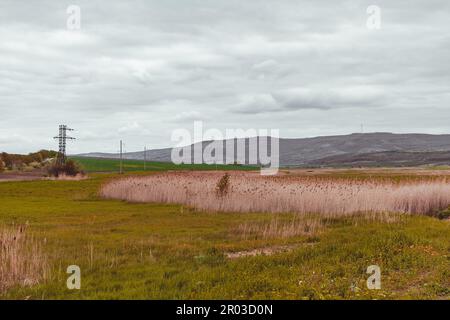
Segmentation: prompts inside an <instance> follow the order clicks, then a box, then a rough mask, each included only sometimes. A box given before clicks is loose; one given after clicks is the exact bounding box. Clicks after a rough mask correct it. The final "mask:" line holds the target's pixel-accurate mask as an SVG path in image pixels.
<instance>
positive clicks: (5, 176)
mask: <svg viewBox="0 0 450 320" xmlns="http://www.w3.org/2000/svg"><path fill="white" fill-rule="evenodd" d="M43 178H44V177H43V176H42V173H41V172H7V173H0V182H7V181H31V180H41V179H43Z"/></svg>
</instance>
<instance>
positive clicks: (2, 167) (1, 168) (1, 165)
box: [0, 158, 5, 172]
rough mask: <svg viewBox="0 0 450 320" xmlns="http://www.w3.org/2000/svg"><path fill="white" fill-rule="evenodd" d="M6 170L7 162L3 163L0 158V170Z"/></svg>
mask: <svg viewBox="0 0 450 320" xmlns="http://www.w3.org/2000/svg"><path fill="white" fill-rule="evenodd" d="M3 171H5V164H4V163H3V161H2V159H1V158H0V172H3Z"/></svg>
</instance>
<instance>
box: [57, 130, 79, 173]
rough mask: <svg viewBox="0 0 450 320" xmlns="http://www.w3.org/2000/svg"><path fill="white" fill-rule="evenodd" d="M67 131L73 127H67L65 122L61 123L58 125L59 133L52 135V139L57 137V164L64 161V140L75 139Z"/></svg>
mask: <svg viewBox="0 0 450 320" xmlns="http://www.w3.org/2000/svg"><path fill="white" fill-rule="evenodd" d="M67 131H73V129H70V128H68V127H67V126H66V125H65V124H61V125H59V135H57V136H56V137H53V139H58V142H59V152H58V158H57V159H56V162H57V163H58V164H64V163H65V162H66V140H75V138H73V137H69V136H68V135H67Z"/></svg>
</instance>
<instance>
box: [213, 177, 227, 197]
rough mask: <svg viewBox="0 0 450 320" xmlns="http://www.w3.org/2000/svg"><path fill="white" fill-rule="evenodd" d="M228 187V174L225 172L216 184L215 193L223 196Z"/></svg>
mask: <svg viewBox="0 0 450 320" xmlns="http://www.w3.org/2000/svg"><path fill="white" fill-rule="evenodd" d="M229 189H230V175H229V174H228V173H225V174H224V175H223V176H222V178H220V180H219V182H218V183H217V185H216V195H217V196H218V197H224V196H226V195H227V194H228V191H229Z"/></svg>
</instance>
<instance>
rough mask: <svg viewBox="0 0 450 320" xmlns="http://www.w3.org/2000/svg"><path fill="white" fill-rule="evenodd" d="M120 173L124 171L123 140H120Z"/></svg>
mask: <svg viewBox="0 0 450 320" xmlns="http://www.w3.org/2000/svg"><path fill="white" fill-rule="evenodd" d="M119 173H120V174H122V173H123V159H122V140H120V171H119Z"/></svg>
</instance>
